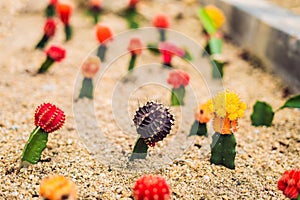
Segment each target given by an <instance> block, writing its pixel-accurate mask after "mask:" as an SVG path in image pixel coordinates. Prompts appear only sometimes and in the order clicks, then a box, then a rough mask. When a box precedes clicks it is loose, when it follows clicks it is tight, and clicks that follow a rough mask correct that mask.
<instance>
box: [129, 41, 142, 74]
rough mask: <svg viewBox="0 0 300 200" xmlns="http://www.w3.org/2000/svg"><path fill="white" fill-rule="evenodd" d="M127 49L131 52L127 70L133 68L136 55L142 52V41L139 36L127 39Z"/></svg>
mask: <svg viewBox="0 0 300 200" xmlns="http://www.w3.org/2000/svg"><path fill="white" fill-rule="evenodd" d="M127 49H128V51H129V52H130V54H131V58H130V62H129V65H128V71H131V70H133V68H134V66H135V61H136V57H137V56H138V55H140V54H141V53H142V50H143V43H142V41H141V39H140V38H137V37H133V38H131V39H130V41H129V46H128V48H127Z"/></svg>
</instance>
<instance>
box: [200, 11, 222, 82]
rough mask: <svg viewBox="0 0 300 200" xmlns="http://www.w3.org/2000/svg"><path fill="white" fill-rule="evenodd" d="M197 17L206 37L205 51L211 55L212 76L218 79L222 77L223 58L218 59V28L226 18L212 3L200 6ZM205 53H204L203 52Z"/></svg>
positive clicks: (220, 46)
mask: <svg viewBox="0 0 300 200" xmlns="http://www.w3.org/2000/svg"><path fill="white" fill-rule="evenodd" d="M198 16H199V19H200V21H201V23H202V25H203V27H204V31H203V32H204V34H205V38H206V45H205V48H204V49H205V51H206V52H207V53H208V54H209V55H210V56H211V63H212V66H213V72H212V77H213V78H215V79H220V78H222V77H223V66H224V60H222V59H220V54H221V53H222V43H223V40H222V32H221V31H220V30H219V29H220V28H221V27H222V26H223V25H224V23H225V21H226V18H225V16H224V14H223V12H222V11H221V10H220V9H218V8H217V7H215V6H214V5H208V6H206V7H205V8H200V9H199V12H198ZM203 55H206V53H203Z"/></svg>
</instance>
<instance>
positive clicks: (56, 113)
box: [21, 103, 66, 167]
mask: <svg viewBox="0 0 300 200" xmlns="http://www.w3.org/2000/svg"><path fill="white" fill-rule="evenodd" d="M65 118H66V117H65V114H64V112H63V111H62V110H61V109H60V108H58V107H57V106H55V105H53V104H51V103H43V104H41V105H40V106H38V107H37V108H36V110H35V114H34V124H35V125H36V127H35V129H34V130H33V131H32V132H31V134H30V136H29V139H28V141H27V142H26V144H25V147H24V149H23V152H22V155H21V167H27V166H29V165H30V164H36V163H37V162H38V161H39V160H40V159H41V155H42V152H43V151H44V149H45V148H46V147H47V142H48V134H49V133H52V132H54V131H56V130H58V129H60V128H61V127H62V126H63V125H64V123H65Z"/></svg>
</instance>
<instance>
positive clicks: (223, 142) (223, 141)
mask: <svg viewBox="0 0 300 200" xmlns="http://www.w3.org/2000/svg"><path fill="white" fill-rule="evenodd" d="M210 147H211V157H210V163H212V164H215V165H223V166H225V167H227V168H229V169H235V164H234V161H235V155H236V150H235V147H236V140H235V137H234V134H220V133H218V132H216V133H214V135H213V136H212V144H211V145H210Z"/></svg>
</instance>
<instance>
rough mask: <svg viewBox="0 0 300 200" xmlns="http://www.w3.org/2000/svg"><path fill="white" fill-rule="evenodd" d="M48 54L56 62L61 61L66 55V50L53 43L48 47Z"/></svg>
mask: <svg viewBox="0 0 300 200" xmlns="http://www.w3.org/2000/svg"><path fill="white" fill-rule="evenodd" d="M46 54H47V56H49V57H50V58H51V59H52V60H54V61H55V62H60V61H62V60H63V59H64V58H65V57H66V50H65V49H63V48H61V47H59V46H55V45H52V46H51V47H50V48H49V49H47V51H46Z"/></svg>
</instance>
